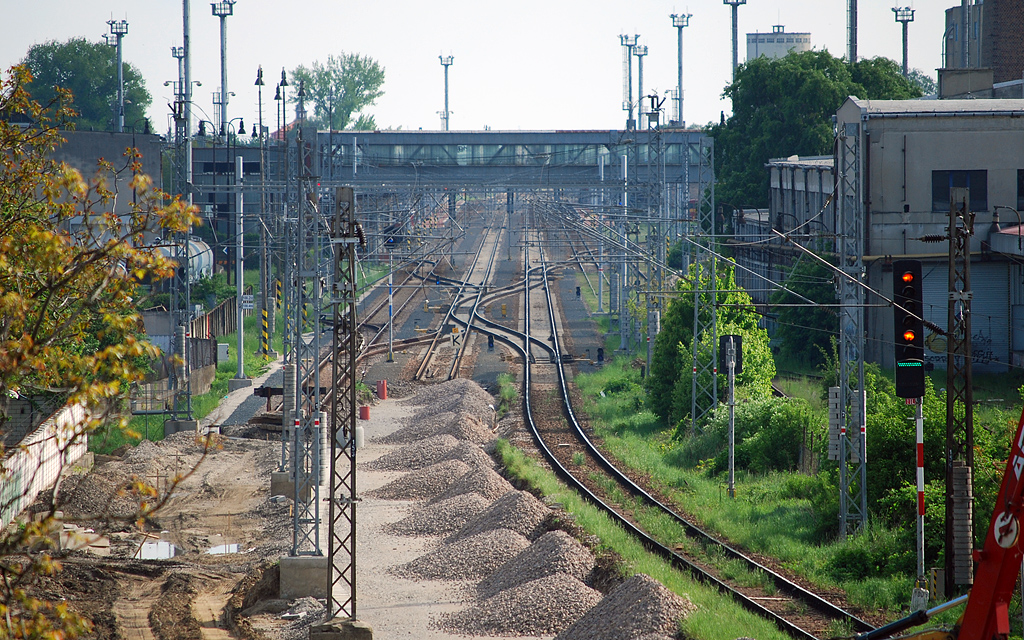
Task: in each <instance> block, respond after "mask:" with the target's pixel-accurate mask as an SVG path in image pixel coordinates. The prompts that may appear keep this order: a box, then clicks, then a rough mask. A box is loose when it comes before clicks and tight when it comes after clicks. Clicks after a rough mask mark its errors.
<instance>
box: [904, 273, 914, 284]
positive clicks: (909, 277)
mask: <svg viewBox="0 0 1024 640" xmlns="http://www.w3.org/2000/svg"><path fill="white" fill-rule="evenodd" d="M901 277H902V279H903V282H906V283H908V284H909V283H911V282H913V281H914V274H913V273H912V272H910V271H904V272H903V276H901Z"/></svg>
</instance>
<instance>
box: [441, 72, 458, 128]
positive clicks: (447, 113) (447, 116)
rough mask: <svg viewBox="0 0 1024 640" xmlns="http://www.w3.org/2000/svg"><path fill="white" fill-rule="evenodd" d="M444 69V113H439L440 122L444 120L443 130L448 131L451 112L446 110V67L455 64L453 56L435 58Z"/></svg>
mask: <svg viewBox="0 0 1024 640" xmlns="http://www.w3.org/2000/svg"><path fill="white" fill-rule="evenodd" d="M437 57H438V59H439V60H440V61H441V65H442V66H443V67H444V111H442V112H441V120H444V130H445V131H448V121H449V119H450V118H451V113H452V112H451V111H449V110H448V67H450V66H452V63H453V62H455V57H454V56H437Z"/></svg>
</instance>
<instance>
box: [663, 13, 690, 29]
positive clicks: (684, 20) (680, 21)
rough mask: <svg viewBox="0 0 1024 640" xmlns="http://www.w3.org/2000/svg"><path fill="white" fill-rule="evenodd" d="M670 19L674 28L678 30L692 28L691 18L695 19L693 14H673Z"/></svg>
mask: <svg viewBox="0 0 1024 640" xmlns="http://www.w3.org/2000/svg"><path fill="white" fill-rule="evenodd" d="M669 17H670V18H672V26H673V27H676V28H677V29H683V28H686V27H688V26H690V18H692V17H693V14H692V13H673V14H672V15H671V16H669Z"/></svg>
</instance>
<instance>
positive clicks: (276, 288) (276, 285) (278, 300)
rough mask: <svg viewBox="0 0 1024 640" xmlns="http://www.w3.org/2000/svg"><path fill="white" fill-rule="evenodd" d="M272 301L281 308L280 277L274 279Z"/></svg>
mask: <svg viewBox="0 0 1024 640" xmlns="http://www.w3.org/2000/svg"><path fill="white" fill-rule="evenodd" d="M274 302H275V303H276V304H277V308H278V309H280V308H281V279H280V278H275V279H274Z"/></svg>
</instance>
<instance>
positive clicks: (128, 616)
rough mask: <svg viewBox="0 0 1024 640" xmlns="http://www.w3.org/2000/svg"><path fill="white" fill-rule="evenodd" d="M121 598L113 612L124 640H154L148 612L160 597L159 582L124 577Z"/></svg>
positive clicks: (137, 577) (150, 579)
mask: <svg viewBox="0 0 1024 640" xmlns="http://www.w3.org/2000/svg"><path fill="white" fill-rule="evenodd" d="M121 591H122V594H123V595H122V596H121V597H120V598H119V599H118V600H117V602H115V603H114V606H113V611H114V615H115V616H116V617H117V624H118V627H119V628H120V630H121V635H122V637H124V639H125V640H156V638H155V636H154V635H153V631H152V630H151V629H150V628H149V612H150V610H151V609H152V608H153V605H154V604H156V601H157V598H158V597H159V596H160V581H159V580H153V579H152V578H143V577H139V576H128V575H125V579H124V581H122V583H121Z"/></svg>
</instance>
